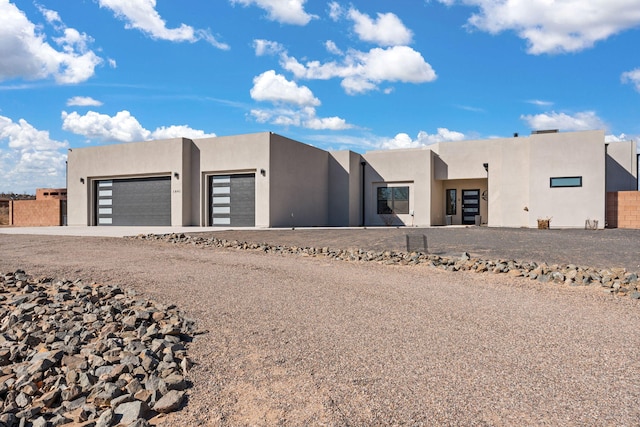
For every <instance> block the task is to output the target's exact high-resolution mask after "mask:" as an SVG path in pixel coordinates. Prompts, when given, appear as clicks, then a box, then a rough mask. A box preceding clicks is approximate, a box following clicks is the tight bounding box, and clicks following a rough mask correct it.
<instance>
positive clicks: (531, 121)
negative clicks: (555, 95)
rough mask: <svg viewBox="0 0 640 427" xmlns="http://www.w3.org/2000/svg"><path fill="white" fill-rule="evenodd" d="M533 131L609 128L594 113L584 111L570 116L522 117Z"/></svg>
mask: <svg viewBox="0 0 640 427" xmlns="http://www.w3.org/2000/svg"><path fill="white" fill-rule="evenodd" d="M520 118H521V119H522V120H524V121H525V122H526V123H527V124H528V125H529V127H530V128H531V129H534V130H543V129H559V130H564V131H579V130H593V129H606V128H607V126H606V124H605V123H604V121H603V120H602V119H600V118H599V117H598V116H597V115H596V113H595V112H593V111H582V112H579V113H575V114H573V115H569V114H566V113H556V112H555V111H552V112H550V113H543V114H535V115H522V116H520Z"/></svg>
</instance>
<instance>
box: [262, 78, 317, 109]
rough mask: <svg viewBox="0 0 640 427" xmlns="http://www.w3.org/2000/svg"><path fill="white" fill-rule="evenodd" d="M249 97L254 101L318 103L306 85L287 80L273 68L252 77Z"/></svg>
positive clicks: (311, 104) (304, 104)
mask: <svg viewBox="0 0 640 427" xmlns="http://www.w3.org/2000/svg"><path fill="white" fill-rule="evenodd" d="M250 93H251V98H253V99H255V100H256V101H269V102H273V103H287V104H295V105H299V106H316V105H320V100H319V99H318V98H316V97H315V96H313V92H311V90H310V89H309V88H308V87H306V86H298V85H297V84H296V83H295V82H291V81H288V80H287V79H286V78H285V77H284V76H281V75H280V74H276V72H275V71H274V70H269V71H265V72H264V73H262V74H260V75H259V76H257V77H255V78H254V79H253V87H252V88H251V91H250Z"/></svg>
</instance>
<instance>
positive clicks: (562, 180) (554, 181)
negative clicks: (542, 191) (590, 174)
mask: <svg viewBox="0 0 640 427" xmlns="http://www.w3.org/2000/svg"><path fill="white" fill-rule="evenodd" d="M550 186H551V188H558V187H582V177H581V176H564V177H558V178H551V180H550Z"/></svg>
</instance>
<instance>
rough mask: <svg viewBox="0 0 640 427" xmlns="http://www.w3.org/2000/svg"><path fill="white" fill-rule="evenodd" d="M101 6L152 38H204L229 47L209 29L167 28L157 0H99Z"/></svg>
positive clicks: (181, 39)
mask: <svg viewBox="0 0 640 427" xmlns="http://www.w3.org/2000/svg"><path fill="white" fill-rule="evenodd" d="M98 2H99V4H100V7H105V8H108V9H111V11H113V12H114V13H115V15H116V17H118V18H120V19H123V20H125V21H126V22H127V24H126V26H125V28H127V29H131V28H135V29H137V30H140V31H142V32H143V33H145V34H147V35H149V36H150V37H151V38H154V39H160V40H168V41H172V42H191V43H194V42H197V41H199V40H204V41H206V42H208V43H210V44H211V45H212V46H215V47H217V48H218V49H223V50H226V49H229V46H228V45H227V44H225V43H222V42H220V41H218V40H216V38H215V37H214V36H213V35H212V34H211V33H210V32H209V31H208V30H196V29H194V28H193V27H191V26H189V25H186V24H180V26H179V27H177V28H167V23H166V22H165V20H164V19H162V18H161V17H160V14H159V13H158V11H157V10H156V0H98Z"/></svg>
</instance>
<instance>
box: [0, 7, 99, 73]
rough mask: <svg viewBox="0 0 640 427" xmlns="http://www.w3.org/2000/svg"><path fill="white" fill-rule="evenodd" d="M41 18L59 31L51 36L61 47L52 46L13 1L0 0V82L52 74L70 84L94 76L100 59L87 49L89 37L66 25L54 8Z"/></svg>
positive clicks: (90, 40) (89, 41)
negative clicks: (44, 18)
mask: <svg viewBox="0 0 640 427" xmlns="http://www.w3.org/2000/svg"><path fill="white" fill-rule="evenodd" d="M45 17H46V19H48V20H49V21H50V22H55V23H56V24H57V27H56V29H58V30H59V31H62V32H63V35H61V36H60V37H58V38H55V39H54V42H55V43H57V45H58V46H59V48H60V49H61V50H56V49H55V48H54V47H52V46H51V45H50V44H49V43H48V42H47V41H46V36H45V35H44V34H43V33H42V32H41V30H40V28H38V27H36V25H34V24H33V23H32V22H31V21H29V19H28V18H27V16H26V15H25V14H24V13H23V12H22V11H21V10H19V9H18V8H17V7H16V6H15V5H14V4H12V3H9V2H8V1H6V0H2V1H0V58H2V60H0V81H2V80H7V79H12V78H23V79H28V80H35V79H46V78H49V77H53V78H54V79H55V80H56V82H58V83H63V84H71V83H80V82H83V81H86V80H88V79H89V78H90V77H91V76H93V75H94V73H95V68H96V67H97V66H98V65H99V64H100V63H102V59H101V58H99V57H98V56H97V55H96V54H95V53H94V52H93V51H91V50H89V49H88V48H87V46H88V45H89V44H90V43H91V42H92V39H91V37H89V36H87V35H86V34H84V33H80V32H78V31H77V30H75V29H73V28H66V27H65V26H64V25H63V24H62V23H61V21H60V17H59V16H58V15H57V13H56V12H54V11H48V10H47V11H46V13H45Z"/></svg>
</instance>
